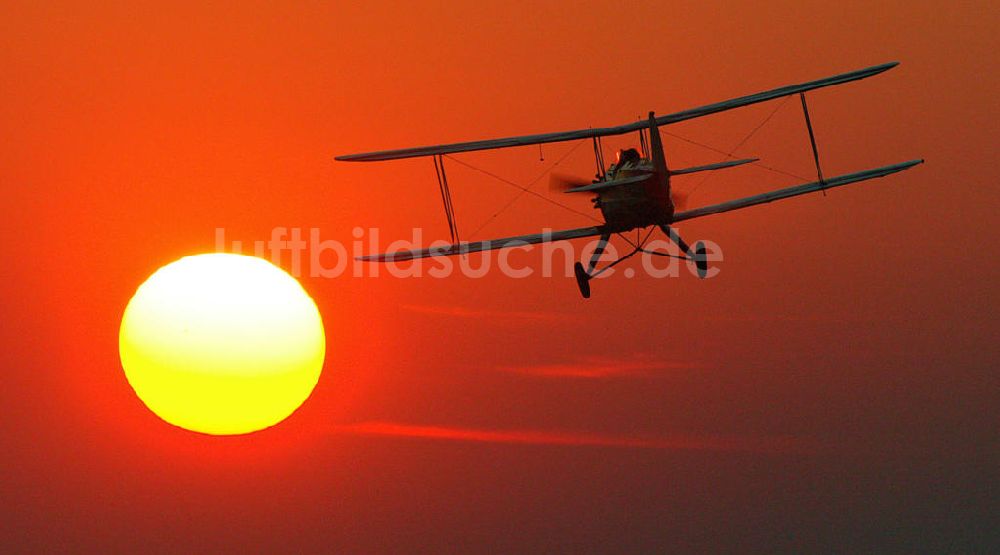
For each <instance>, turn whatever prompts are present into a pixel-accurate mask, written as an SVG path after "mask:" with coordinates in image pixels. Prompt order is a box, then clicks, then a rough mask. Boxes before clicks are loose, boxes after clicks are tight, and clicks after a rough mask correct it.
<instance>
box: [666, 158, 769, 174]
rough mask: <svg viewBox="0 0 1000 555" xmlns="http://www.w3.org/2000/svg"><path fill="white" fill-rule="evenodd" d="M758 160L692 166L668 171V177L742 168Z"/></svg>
mask: <svg viewBox="0 0 1000 555" xmlns="http://www.w3.org/2000/svg"><path fill="white" fill-rule="evenodd" d="M757 160H760V158H743V159H741V160H729V161H726V162H719V163H717V164H708V165H706V166H694V167H692V168H681V169H679V170H670V175H684V174H686V173H696V172H707V171H713V170H721V169H725V168H732V167H735V166H742V165H743V164H749V163H751V162H756V161H757Z"/></svg>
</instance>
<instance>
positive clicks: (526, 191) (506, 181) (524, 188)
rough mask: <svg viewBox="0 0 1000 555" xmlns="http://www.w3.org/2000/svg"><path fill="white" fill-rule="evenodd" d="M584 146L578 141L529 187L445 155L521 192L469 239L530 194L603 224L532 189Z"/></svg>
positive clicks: (532, 181)
mask: <svg viewBox="0 0 1000 555" xmlns="http://www.w3.org/2000/svg"><path fill="white" fill-rule="evenodd" d="M582 144H583V141H578V142H577V143H576V144H575V145H573V148H571V149H569V150H568V151H566V153H565V154H563V155H562V156H560V157H559V159H557V160H556V161H555V162H554V163H552V165H551V166H549V167H548V168H546V169H545V170H544V171H542V172H541V173H539V174H538V176H536V177H535V178H534V179H532V180H531V181H530V182H529V183H528V185H527V186H524V185H520V184H518V183H515V182H514V181H511V180H509V179H506V178H504V177H501V176H499V175H497V174H495V173H493V172H491V171H489V170H485V169H483V168H479V167H477V166H474V165H472V164H469V163H468V162H465V161H462V160H459V159H458V158H455V157H453V156H449V155H447V154H445V155H444V156H445V157H446V158H448V159H449V160H452V161H454V162H456V163H458V164H461V165H463V166H465V167H467V168H469V169H471V170H475V171H477V172H480V173H482V174H485V175H488V176H490V177H492V178H493V179H496V180H497V181H499V182H501V183H504V184H506V185H510V186H511V187H514V188H515V189H518V190H520V192H519V193H518V194H517V195H515V196H514V197H513V198H511V199H510V200H509V201H507V203H506V204H504V205H503V206H502V207H501V208H500V209H499V210H497V211H496V212H495V213H493V215H492V216H490V217H489V218H487V219H486V221H485V222H483V223H482V225H480V226H479V227H477V228H476V229H475V231H473V232H472V233H471V234H470V235H469V238H470V239H471V238H472V237H474V236H475V235H476V234H478V233H479V232H480V231H482V230H483V228H485V227H486V226H487V225H489V224H490V223H491V222H492V221H493V220H495V219H496V218H497V216H499V215H500V214H502V213H503V212H505V211H506V210H507V209H508V208H510V207H511V206H512V205H513V204H514V203H515V202H517V200H518V199H520V198H521V197H522V196H524V195H525V194H529V195H533V196H535V197H538V198H540V199H542V200H544V201H545V202H548V203H550V204H554V205H556V206H558V207H560V208H562V209H564V210H567V211H569V212H572V213H574V214H577V215H579V216H583V217H585V218H587V219H589V220H593V221H595V222H597V223H603V222H602V221H601V220H599V219H597V218H595V217H593V216H592V215H590V214H587V213H585V212H581V211H579V210H576V209H575V208H572V207H570V206H567V205H565V204H563V203H561V202H559V201H556V200H553V199H550V198H549V197H547V196H545V195H542V194H540V193H538V192H536V191H533V190H531V188H532V187H533V186H534V185H535V184H537V183H538V182H539V181H540V180H541V179H542V178H543V177H545V176H546V175H548V173H549V172H550V171H552V170H553V169H554V168H555V167H556V166H558V165H559V164H561V163H562V162H563V161H565V160H566V158H569V156H570V154H572V153H573V152H574V151H575V150H576V149H577V148H579V147H580V145H582Z"/></svg>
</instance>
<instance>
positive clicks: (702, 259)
mask: <svg viewBox="0 0 1000 555" xmlns="http://www.w3.org/2000/svg"><path fill="white" fill-rule="evenodd" d="M660 229H662V230H663V233H666V234H667V237H669V238H670V240H671V241H673V242H674V243H676V244H677V246H678V247H679V248H680V249H681V252H683V253H684V254H685V255H687V259H688V260H692V261H694V265H695V268H697V270H698V277H699V278H701V279H705V278H706V277H708V249H706V248H705V243H703V242H701V241H698V242H697V243H695V244H694V248H693V249H692V248H691V247H689V246H688V244H687V243H685V242H684V239H681V236H680V234H679V233H677V230H676V229H674V228H672V227H670V226H669V225H661V226H660Z"/></svg>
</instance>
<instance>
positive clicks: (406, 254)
mask: <svg viewBox="0 0 1000 555" xmlns="http://www.w3.org/2000/svg"><path fill="white" fill-rule="evenodd" d="M600 234H601V228H599V227H581V228H577V229H564V230H562V231H546V232H544V233H536V234H534V235H519V236H517V237H504V238H503V239H492V240H490V241H478V242H475V243H460V244H458V245H442V246H439V247H430V248H426V249H419V250H412V251H396V252H390V253H385V254H369V255H367V256H360V257H358V260H364V261H368V262H402V261H405V260H413V259H415V258H427V257H430V256H453V255H456V254H466V253H470V252H480V251H489V250H497V249H503V248H507V247H522V246H524V245H534V244H537V243H549V242H552V241H567V240H569V239H579V238H581V237H593V236H596V235H600Z"/></svg>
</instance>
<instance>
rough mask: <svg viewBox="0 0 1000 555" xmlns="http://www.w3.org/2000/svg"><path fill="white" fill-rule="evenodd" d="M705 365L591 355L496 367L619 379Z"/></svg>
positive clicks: (514, 371) (553, 375)
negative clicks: (549, 361)
mask: <svg viewBox="0 0 1000 555" xmlns="http://www.w3.org/2000/svg"><path fill="white" fill-rule="evenodd" d="M697 368H702V366H701V365H699V364H695V363H690V362H680V361H661V360H648V359H637V358H631V359H613V358H599V357H590V358H583V359H580V360H579V361H576V362H563V363H553V364H527V365H504V366H498V367H497V368H496V369H497V370H499V371H500V372H509V373H512V374H523V375H527V376H539V377H543V378H584V379H587V378H589V379H597V378H618V377H649V376H655V375H656V373H657V372H662V371H664V370H692V369H697Z"/></svg>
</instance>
